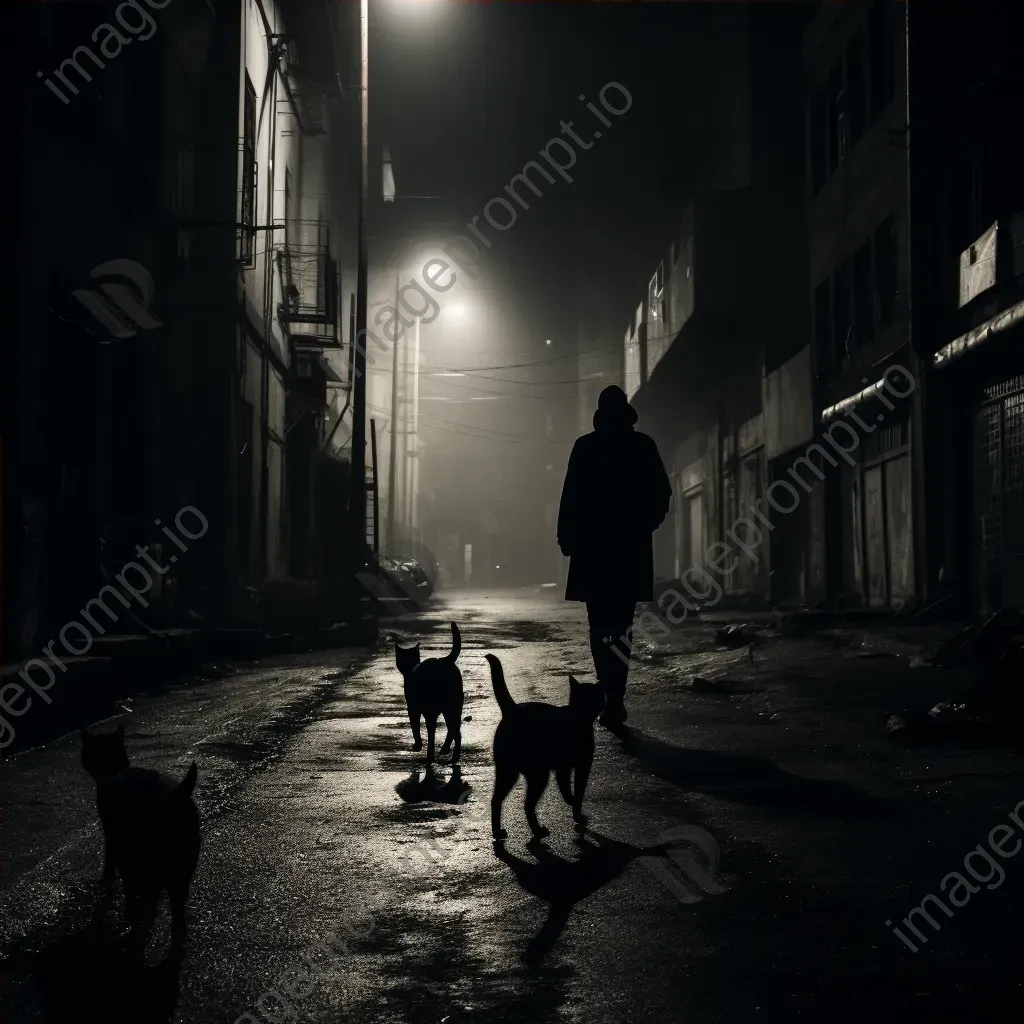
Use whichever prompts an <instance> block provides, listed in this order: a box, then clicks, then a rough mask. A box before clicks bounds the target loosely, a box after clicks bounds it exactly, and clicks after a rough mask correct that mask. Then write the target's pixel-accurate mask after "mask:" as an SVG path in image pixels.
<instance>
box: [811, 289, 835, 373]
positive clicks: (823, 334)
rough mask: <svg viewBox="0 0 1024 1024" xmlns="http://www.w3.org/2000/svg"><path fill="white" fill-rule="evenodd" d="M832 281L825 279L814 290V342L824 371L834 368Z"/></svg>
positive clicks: (819, 362)
mask: <svg viewBox="0 0 1024 1024" xmlns="http://www.w3.org/2000/svg"><path fill="white" fill-rule="evenodd" d="M831 285H832V281H831V279H830V278H827V277H826V278H825V280H824V281H822V282H821V284H819V285H818V287H817V288H815V289H814V341H815V344H816V345H817V349H818V364H819V366H820V367H821V368H822V369H823V370H828V369H831V367H832V352H833V345H832V296H831Z"/></svg>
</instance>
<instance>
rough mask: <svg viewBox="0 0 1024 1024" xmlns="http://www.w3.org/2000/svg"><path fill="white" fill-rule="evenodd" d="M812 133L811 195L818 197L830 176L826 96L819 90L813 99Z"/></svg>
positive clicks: (810, 134)
mask: <svg viewBox="0 0 1024 1024" xmlns="http://www.w3.org/2000/svg"><path fill="white" fill-rule="evenodd" d="M810 119H811V124H810V131H809V132H808V137H809V139H810V147H811V195H815V196H816V195H817V194H818V193H819V192H820V191H821V190H822V188H824V186H825V178H826V177H827V175H828V129H827V124H828V113H827V109H826V103H825V95H824V93H823V92H822V91H821V90H820V89H817V90H816V91H815V93H814V95H813V96H812V97H811V110H810Z"/></svg>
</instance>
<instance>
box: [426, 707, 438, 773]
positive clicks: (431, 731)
mask: <svg viewBox="0 0 1024 1024" xmlns="http://www.w3.org/2000/svg"><path fill="white" fill-rule="evenodd" d="M436 734H437V716H436V715H433V716H430V715H428V716H427V764H433V763H434V756H435V754H434V737H435V735H436Z"/></svg>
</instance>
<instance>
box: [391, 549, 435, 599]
mask: <svg viewBox="0 0 1024 1024" xmlns="http://www.w3.org/2000/svg"><path fill="white" fill-rule="evenodd" d="M380 567H381V571H382V572H383V573H384V575H385V576H386V577H388V579H389V580H390V582H391V583H393V584H394V585H395V588H396V590H397V592H398V593H399V594H401V595H403V596H404V597H405V598H407V599H408V600H409V601H410V602H412V604H413V605H415V606H417V607H420V608H422V607H423V605H425V604H426V603H427V600H428V599H429V598H430V595H431V594H432V593H433V587H432V586H431V585H430V580H429V577H428V576H427V574H426V572H425V571H424V569H423V567H422V566H421V565H420V564H419V563H418V562H416V561H415V560H412V559H409V560H407V561H398V560H397V559H394V558H382V559H381V560H380Z"/></svg>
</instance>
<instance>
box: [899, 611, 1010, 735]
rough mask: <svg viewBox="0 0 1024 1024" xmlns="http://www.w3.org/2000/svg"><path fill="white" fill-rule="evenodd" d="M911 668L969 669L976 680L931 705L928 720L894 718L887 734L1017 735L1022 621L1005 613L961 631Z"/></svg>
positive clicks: (921, 717)
mask: <svg viewBox="0 0 1024 1024" xmlns="http://www.w3.org/2000/svg"><path fill="white" fill-rule="evenodd" d="M911 664H912V666H914V667H921V666H924V665H927V666H930V667H933V668H969V669H973V670H974V671H975V673H976V677H975V680H974V682H973V683H971V685H970V686H969V687H968V689H967V691H966V692H965V693H961V694H958V695H956V696H954V697H952V698H951V699H949V700H944V701H940V702H939V703H937V704H935V705H934V706H933V707H932V708H931V710H930V711H929V712H928V713H927V714H926V715H923V714H920V713H917V712H912V711H904V712H899V713H897V714H892V715H890V716H889V717H888V718H887V719H886V731H887V732H888V733H889V734H890V735H896V736H901V737H905V736H910V735H914V736H920V737H922V738H926V737H937V736H942V735H946V736H948V735H950V734H957V735H960V736H962V735H964V733H965V731H966V732H970V733H985V732H986V731H987V732H990V733H993V732H998V731H1007V732H1010V733H1019V731H1020V730H1019V716H1020V715H1021V714H1022V713H1024V615H1022V614H1021V613H1020V612H1019V611H1018V610H1017V609H1016V608H1010V607H1003V608H1000V609H999V611H997V612H995V613H994V614H993V615H991V616H990V617H989V618H988V619H987V620H986V621H985V622H984V623H983V624H982V625H981V626H965V627H964V628H963V629H961V630H959V631H958V632H957V633H955V634H954V635H953V636H952V637H950V638H949V639H948V640H946V641H945V642H944V643H943V644H942V645H941V646H940V647H939V648H938V649H937V650H936V651H935V652H934V653H933V654H932V655H931V656H930V657H926V658H920V659H918V658H915V659H914V661H913V662H912V663H911Z"/></svg>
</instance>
